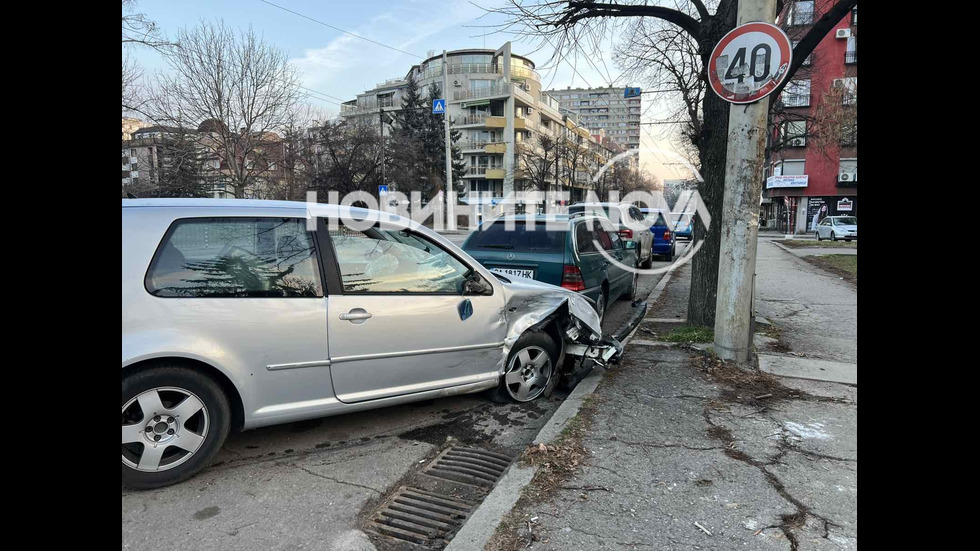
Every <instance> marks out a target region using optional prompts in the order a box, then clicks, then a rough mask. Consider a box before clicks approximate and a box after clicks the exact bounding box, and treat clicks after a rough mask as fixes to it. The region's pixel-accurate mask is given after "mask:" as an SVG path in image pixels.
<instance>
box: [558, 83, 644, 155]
mask: <svg viewBox="0 0 980 551" xmlns="http://www.w3.org/2000/svg"><path fill="white" fill-rule="evenodd" d="M625 91H626V89H625V88H572V87H568V88H565V89H564V90H548V92H547V94H549V95H550V96H551V97H553V98H555V99H557V100H558V102H559V108H560V110H561V111H562V112H568V113H574V114H575V115H576V116H577V117H578V120H579V122H580V123H581V124H582V126H584V127H586V128H588V129H589V130H593V131H598V130H604V131H605V133H606V136H607V137H609V138H610V139H612V140H614V141H616V142H618V143H619V144H620V145H622V146H623V147H625V148H627V149H637V148H639V147H640V115H641V114H642V113H643V111H642V103H641V102H642V100H641V98H642V96H640V97H639V98H625V97H623V95H624V93H625Z"/></svg>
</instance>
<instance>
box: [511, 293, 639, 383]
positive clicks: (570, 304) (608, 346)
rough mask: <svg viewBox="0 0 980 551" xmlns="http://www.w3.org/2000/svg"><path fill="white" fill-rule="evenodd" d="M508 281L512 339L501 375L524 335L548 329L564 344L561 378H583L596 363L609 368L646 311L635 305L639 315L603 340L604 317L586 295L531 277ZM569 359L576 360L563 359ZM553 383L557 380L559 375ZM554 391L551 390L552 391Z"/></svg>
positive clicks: (559, 363)
mask: <svg viewBox="0 0 980 551" xmlns="http://www.w3.org/2000/svg"><path fill="white" fill-rule="evenodd" d="M508 279H510V280H511V281H509V282H504V291H505V299H506V300H505V314H504V317H505V319H506V320H507V337H506V339H505V340H504V349H503V357H502V358H501V363H500V368H501V373H503V369H504V366H505V365H506V361H507V358H508V357H509V355H510V351H511V349H512V348H513V346H514V344H515V343H516V342H517V340H518V339H519V338H520V337H521V335H523V334H524V333H526V332H527V331H538V330H548V331H549V332H550V333H551V334H552V337H553V338H556V340H560V342H559V343H558V344H559V346H560V347H561V352H560V355H559V361H558V365H559V366H560V368H559V369H560V371H559V375H566V376H568V377H569V378H571V379H579V378H581V377H583V376H584V374H587V373H588V372H589V371H591V370H592V368H593V367H594V366H595V365H601V366H603V367H606V366H608V364H609V363H611V362H615V361H616V360H617V359H618V358H619V356H620V355H621V354H622V352H623V345H622V343H621V342H620V341H621V340H622V339H623V338H624V337H625V336H626V335H628V334H629V333H630V332H631V331H632V330H633V328H635V327H636V325H638V324H639V322H640V320H642V319H643V314H644V313H645V312H646V303H645V302H635V303H634V304H633V307H634V311H633V313H632V315H631V316H630V319H629V320H627V323H626V324H624V327H621V328H620V329H619V330H617V331H616V333H614V334H613V335H610V336H603V335H602V327H601V325H600V322H599V315H598V314H597V313H596V311H595V308H594V307H593V305H592V301H591V300H589V299H588V298H586V297H585V296H583V295H580V294H578V293H576V292H574V291H569V290H567V289H563V288H561V287H556V286H554V285H548V284H545V283H541V282H539V281H535V280H532V279H526V278H519V277H508ZM637 312H639V314H638V313H637ZM566 356H568V357H571V358H574V359H573V360H571V361H564V360H565V359H566ZM553 379H554V380H555V382H557V380H558V379H559V377H555V378H553ZM549 386H552V387H553V386H554V384H552V385H549ZM550 391H551V389H548V391H547V393H550Z"/></svg>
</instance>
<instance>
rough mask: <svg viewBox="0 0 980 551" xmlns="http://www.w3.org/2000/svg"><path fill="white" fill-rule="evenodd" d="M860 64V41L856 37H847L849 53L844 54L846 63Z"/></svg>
mask: <svg viewBox="0 0 980 551" xmlns="http://www.w3.org/2000/svg"><path fill="white" fill-rule="evenodd" d="M857 62H858V39H857V37H856V36H849V37H847V51H846V52H845V53H844V63H847V64H848V65H851V64H854V63H857Z"/></svg>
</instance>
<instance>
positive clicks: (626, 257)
mask: <svg viewBox="0 0 980 551" xmlns="http://www.w3.org/2000/svg"><path fill="white" fill-rule="evenodd" d="M509 225H512V226H513V230H509V229H508V226H509ZM596 243H599V244H600V246H601V247H602V249H603V251H604V252H605V253H606V254H607V255H609V256H610V257H612V258H614V259H616V261H617V262H618V263H620V264H623V265H626V266H629V267H633V266H635V265H636V249H635V247H636V243H635V242H631V241H625V240H623V239H621V238H620V237H619V233H618V232H617V231H616V230H615V229H614V228H613V226H612V224H611V223H610V221H609V220H608V219H606V218H603V217H598V216H591V215H587V214H584V215H572V216H569V215H550V216H540V215H538V216H536V215H513V216H504V217H500V218H496V219H494V220H489V221H487V222H484V223H483V224H482V225H481V226H480V228H479V230H477V231H474V232H473V233H471V234H470V236H469V237H467V238H466V241H465V242H464V243H463V250H464V251H466V252H467V253H468V254H469V255H470V256H472V257H473V258H475V259H476V260H477V261H479V262H480V263H481V264H483V265H484V266H486V267H487V269H489V270H490V271H491V272H496V273H499V274H502V275H504V276H507V277H512V276H517V277H523V278H530V279H535V280H537V281H541V282H544V283H550V284H552V285H559V286H561V287H564V288H566V289H569V290H571V291H576V292H578V293H581V294H583V295H585V296H587V297H589V299H590V300H592V301H593V303H594V304H595V310H596V313H598V314H599V318H600V320H601V319H602V317H603V315H604V314H605V311H606V306H607V305H608V303H609V302H610V301H614V300H617V299H620V298H622V299H627V300H635V298H636V284H637V274H636V273H634V272H631V271H628V270H626V269H624V268H622V267H621V266H618V265H617V264H616V263H612V262H610V261H609V260H607V259H606V258H605V257H604V256H603V254H602V253H601V252H599V250H598V249H597V248H596V246H595V244H596Z"/></svg>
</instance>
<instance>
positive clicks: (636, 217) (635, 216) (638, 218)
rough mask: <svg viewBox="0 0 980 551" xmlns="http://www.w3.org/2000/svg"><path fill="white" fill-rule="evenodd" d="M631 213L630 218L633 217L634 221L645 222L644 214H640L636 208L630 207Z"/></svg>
mask: <svg viewBox="0 0 980 551" xmlns="http://www.w3.org/2000/svg"><path fill="white" fill-rule="evenodd" d="M629 212H630V216H632V217H633V220H636V221H637V222H642V221H643V213H642V212H640V209H638V208H636V207H630V209H629Z"/></svg>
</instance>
